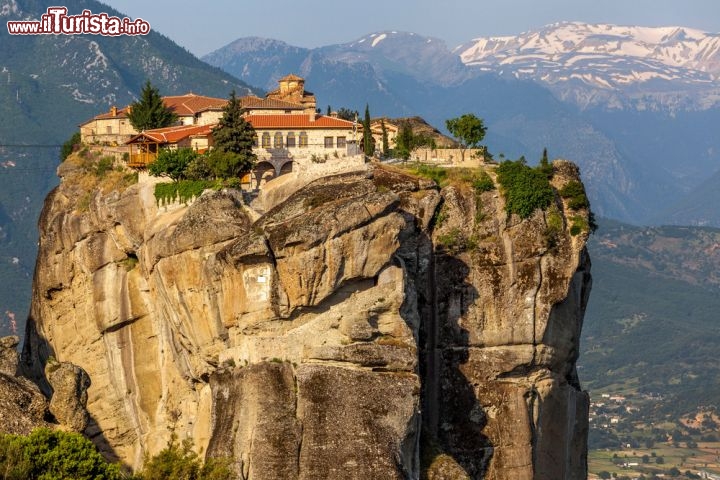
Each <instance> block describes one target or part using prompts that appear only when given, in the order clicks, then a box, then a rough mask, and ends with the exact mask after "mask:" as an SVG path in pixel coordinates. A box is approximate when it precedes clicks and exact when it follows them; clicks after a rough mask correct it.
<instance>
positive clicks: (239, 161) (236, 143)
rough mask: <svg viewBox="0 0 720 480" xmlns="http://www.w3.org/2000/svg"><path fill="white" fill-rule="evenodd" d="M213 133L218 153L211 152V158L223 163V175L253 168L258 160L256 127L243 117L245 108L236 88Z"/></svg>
mask: <svg viewBox="0 0 720 480" xmlns="http://www.w3.org/2000/svg"><path fill="white" fill-rule="evenodd" d="M212 135H213V140H214V143H215V144H214V151H215V152H216V154H215V155H213V154H212V153H211V155H210V156H209V157H210V158H209V159H210V160H211V163H213V162H212V160H217V163H222V164H223V168H222V169H221V170H222V172H223V173H221V176H233V175H239V174H241V173H242V172H247V171H249V170H251V169H252V167H253V166H254V165H255V160H256V156H255V154H254V153H253V144H254V143H255V129H254V128H253V126H252V125H250V123H248V122H247V121H245V118H243V109H242V107H241V106H240V100H239V99H238V98H237V96H236V95H235V90H233V91H232V92H231V93H230V99H229V100H228V103H227V105H225V108H223V116H222V118H221V119H220V121H219V122H218V125H217V127H215V128H214V129H213V132H212ZM220 153H223V154H232V155H220Z"/></svg>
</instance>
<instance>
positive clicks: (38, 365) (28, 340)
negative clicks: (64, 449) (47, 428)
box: [18, 314, 130, 471]
mask: <svg viewBox="0 0 720 480" xmlns="http://www.w3.org/2000/svg"><path fill="white" fill-rule="evenodd" d="M54 357H55V351H54V350H53V348H52V346H51V345H50V343H49V342H48V341H47V339H46V338H45V337H44V336H42V335H41V334H40V333H39V332H38V330H37V326H36V322H35V318H34V317H33V315H32V314H30V315H29V316H28V319H27V323H26V324H25V339H24V341H23V347H22V353H21V356H20V363H19V365H18V374H19V375H20V376H23V377H25V378H27V379H29V380H30V381H31V382H33V383H34V384H35V385H37V387H38V388H39V389H40V392H42V394H43V395H44V396H45V398H46V399H47V402H48V403H47V408H46V410H45V418H44V420H45V421H46V422H47V423H49V424H51V425H60V424H61V423H60V421H59V420H58V419H57V418H56V417H55V415H53V414H52V413H51V412H50V408H49V405H50V399H51V398H52V396H53V393H54V391H53V387H52V385H51V384H50V382H49V381H48V379H47V377H46V375H45V365H46V364H47V363H48V361H49V360H50V359H51V358H54ZM85 374H86V375H87V373H85ZM90 381H91V382H92V379H90ZM78 394H80V392H78ZM86 412H87V410H86ZM81 433H82V434H83V435H85V436H86V437H87V438H89V439H90V440H91V441H92V442H93V444H94V445H95V447H96V448H97V449H98V451H99V452H100V453H101V454H102V456H103V457H104V458H105V459H106V460H107V461H108V462H112V463H119V462H120V457H119V456H118V455H117V453H116V452H115V450H114V449H113V447H112V446H111V445H110V442H109V441H108V439H107V437H106V436H105V434H104V433H103V431H102V429H101V428H100V426H99V425H98V423H97V420H96V419H95V418H94V417H93V416H92V415H90V413H89V412H88V413H87V426H86V427H85V429H84V430H83V431H82V432H81ZM121 467H122V468H123V470H125V471H130V468H129V466H128V465H125V464H121Z"/></svg>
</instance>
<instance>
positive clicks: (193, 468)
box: [0, 428, 235, 480]
mask: <svg viewBox="0 0 720 480" xmlns="http://www.w3.org/2000/svg"><path fill="white" fill-rule="evenodd" d="M0 478H1V479H3V480H58V479H73V480H232V479H233V478H235V476H234V475H233V473H232V471H231V469H230V462H229V461H227V460H225V459H208V460H207V461H205V462H203V461H202V459H201V458H200V457H199V456H198V454H196V453H195V452H193V450H192V442H190V441H188V440H186V441H184V442H182V444H178V442H177V441H176V437H173V438H172V439H171V440H170V443H169V444H168V446H167V447H166V448H165V449H163V450H162V451H161V452H160V453H158V454H157V455H155V456H154V457H152V458H149V459H147V460H146V464H145V468H144V469H143V471H142V472H141V473H139V474H137V475H134V476H133V475H130V474H127V473H125V472H123V471H122V470H121V468H120V465H119V464H115V463H108V462H107V461H106V460H105V459H104V458H103V456H102V455H100V453H99V452H98V451H97V449H96V448H95V445H93V443H92V442H91V441H90V440H88V439H87V438H85V437H84V436H82V435H80V434H79V433H73V432H62V431H59V430H50V429H48V428H39V429H37V430H35V431H33V432H32V433H31V434H30V435H27V436H23V435H9V434H4V435H0Z"/></svg>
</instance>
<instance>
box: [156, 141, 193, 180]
mask: <svg viewBox="0 0 720 480" xmlns="http://www.w3.org/2000/svg"><path fill="white" fill-rule="evenodd" d="M197 156H198V154H197V152H196V151H195V150H193V149H191V148H178V149H177V150H169V149H163V150H160V153H159V154H158V156H157V158H156V159H155V161H154V162H153V163H151V164H150V165H149V166H148V172H149V173H150V175H153V176H156V177H170V178H172V179H173V180H175V181H177V180H182V179H183V178H187V176H186V170H187V168H188V165H190V164H191V163H192V162H193V160H195V158H196V157H197Z"/></svg>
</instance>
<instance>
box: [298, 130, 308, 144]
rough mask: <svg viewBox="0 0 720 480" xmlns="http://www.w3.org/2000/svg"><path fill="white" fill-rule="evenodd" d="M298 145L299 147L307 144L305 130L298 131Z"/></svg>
mask: <svg viewBox="0 0 720 480" xmlns="http://www.w3.org/2000/svg"><path fill="white" fill-rule="evenodd" d="M300 146H301V147H307V146H308V136H307V133H305V132H300Z"/></svg>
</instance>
